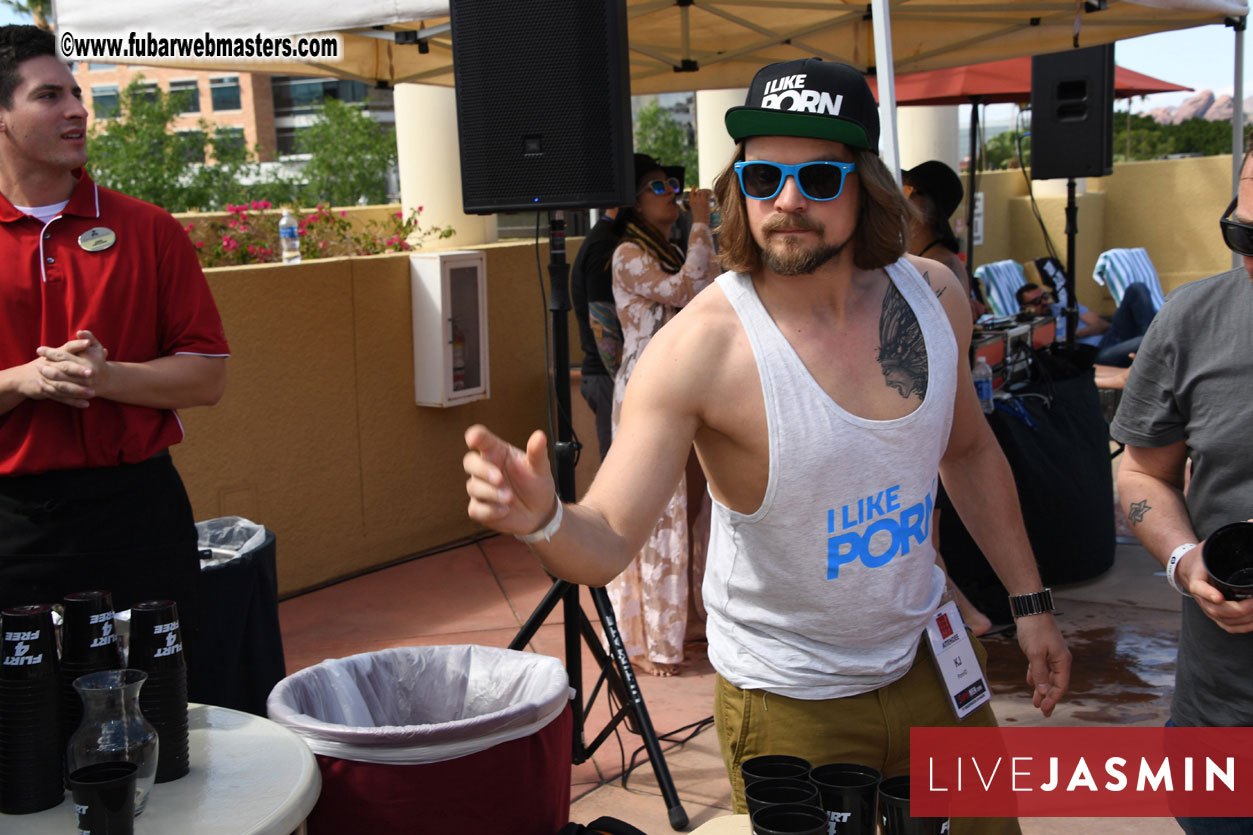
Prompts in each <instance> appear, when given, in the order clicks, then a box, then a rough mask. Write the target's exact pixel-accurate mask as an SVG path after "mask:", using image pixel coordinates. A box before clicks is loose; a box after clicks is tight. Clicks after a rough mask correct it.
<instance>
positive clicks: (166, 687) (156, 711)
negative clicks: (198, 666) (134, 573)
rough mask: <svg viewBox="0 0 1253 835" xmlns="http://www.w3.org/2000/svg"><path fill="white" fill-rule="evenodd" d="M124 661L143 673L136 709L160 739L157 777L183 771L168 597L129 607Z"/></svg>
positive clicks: (178, 654) (175, 635) (178, 649)
mask: <svg viewBox="0 0 1253 835" xmlns="http://www.w3.org/2000/svg"><path fill="white" fill-rule="evenodd" d="M126 665H127V666H128V667H130V668H132V669H135V670H143V671H144V672H145V673H147V674H148V682H147V683H146V684H145V685H144V688H143V690H141V691H140V692H139V709H140V710H141V711H142V712H143V714H144V718H145V719H147V720H148V722H149V724H151V725H152V727H154V728H156V730H157V736H158V738H159V739H160V740H161V746H160V751H159V754H158V759H157V782H158V783H167V782H169V781H170V780H177V779H178V778H179V777H182V776H183V775H184V774H186V773H187V771H188V768H189V759H188V751H187V664H186V661H185V660H184V658H183V637H182V631H181V630H180V629H179V625H178V606H177V605H175V603H174V601H172V600H148V601H145V602H143V603H136V604H135V605H134V606H132V607H131V625H130V651H129V654H128V655H127V662H126Z"/></svg>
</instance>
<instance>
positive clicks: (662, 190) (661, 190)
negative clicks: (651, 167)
mask: <svg viewBox="0 0 1253 835" xmlns="http://www.w3.org/2000/svg"><path fill="white" fill-rule="evenodd" d="M679 188H680V186H679V178H678V177H669V178H667V179H665V180H649V181H648V182H647V183H645V184H644V187H643V188H641V189H640V190H639V193H640V194H643V193H644V192H645V191H649V190H651V191H652V193H653V194H667V193H674V194H678V193H679Z"/></svg>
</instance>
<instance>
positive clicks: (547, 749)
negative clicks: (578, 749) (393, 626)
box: [267, 645, 572, 835]
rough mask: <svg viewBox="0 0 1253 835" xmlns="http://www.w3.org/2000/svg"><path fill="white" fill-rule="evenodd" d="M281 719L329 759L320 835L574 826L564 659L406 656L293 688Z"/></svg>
mask: <svg viewBox="0 0 1253 835" xmlns="http://www.w3.org/2000/svg"><path fill="white" fill-rule="evenodd" d="M267 707H268V711H269V716H270V718H271V719H272V720H274V721H275V722H277V723H279V724H280V725H284V726H286V727H288V728H290V729H291V730H292V731H294V732H295V733H296V734H298V735H299V736H300V737H301V738H302V739H304V740H305V742H306V743H307V744H308V745H309V748H310V749H311V750H312V751H313V753H314V754H315V755H316V756H317V760H318V765H319V767H320V769H321V772H322V793H321V795H320V797H319V799H318V802H317V805H316V806H314V808H313V812H312V813H310V815H309V819H308V822H307V823H308V830H309V833H310V835H331V833H334V834H335V835H341V834H342V833H344V832H407V833H417V834H418V835H420V834H421V833H428V832H429V833H446V832H454V831H457V832H492V831H500V832H510V833H516V834H517V835H532V833H533V835H552V833H554V832H556V831H557V830H558V829H560V828H561V827H562V826H564V825H565V824H566V823H568V822H569V819H570V751H571V724H572V719H571V713H570V688H569V683H568V679H567V677H566V671H565V668H564V667H563V666H562V664H561V662H560V661H559V660H558V659H556V658H551V657H548V656H544V655H536V654H534V653H529V652H515V651H513V650H507V649H497V648H494V647H483V646H474V645H462V646H435V647H397V648H394V649H387V650H380V651H378V652H370V653H363V654H361V655H354V656H350V657H348V658H336V659H329V660H327V661H323V662H322V663H321V664H317V665H315V666H313V667H309V668H307V669H304V670H301V671H300V672H297V673H294V674H293V675H290V676H288V677H287V678H285V679H283V680H282V681H281V682H279V684H278V685H277V686H276V687H275V688H274V691H273V692H272V693H271V694H270V698H269V703H268V705H267Z"/></svg>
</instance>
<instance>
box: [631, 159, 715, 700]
mask: <svg viewBox="0 0 1253 835" xmlns="http://www.w3.org/2000/svg"><path fill="white" fill-rule="evenodd" d="M681 172H682V169H669V170H667V169H664V168H663V167H662V166H661V165H660V164H659V163H658V162H657V161H656V160H654V159H652V158H651V157H648V156H645V155H643V154H636V155H635V185H636V197H635V205H633V206H630V207H627V208H624V209H623V210H622V211H621V212H620V213H619V215H618V226H619V228H620V230H621V234H622V240H621V243H619V244H618V248H617V249H616V250H615V251H614V254H613V296H614V302H615V304H616V305H617V313H618V319H619V321H620V322H621V325H622V338H623V346H622V364H621V366H620V367H619V369H618V373H617V377H616V378H615V380H614V396H613V429H614V432H615V433H616V432H617V430H618V420H619V417H620V415H621V412H622V398H623V395H624V393H625V392H626V387H627V383H628V381H629V380H630V377H631V371H632V370H633V369H634V368H635V363H636V361H637V360H638V359H639V356H640V354H641V353H643V351H644V348H645V347H646V346H647V345H648V342H649V340H650V339H652V337H653V334H655V333H657V331H658V330H660V329H661V327H662V325H664V324H665V323H666V322H668V321H670V319H671V318H672V317H673V316H674V315H675V313H677V312H678V310H679V308H680V307H682V306H684V305H686V304H687V303H689V302H690V301H691V300H692V299H693V298H694V297H695V296H696V294H697V293H698V292H700V291H701V290H702V289H703V288H704V287H705V286H706V285H708V284H709V283H711V282H712V281H713V279H714V278H716V277H717V275H718V268H717V260H716V258H715V256H714V245H713V235H712V233H711V231H710V228H709V216H710V197H711V194H710V192H709V191H708V190H705V189H695V188H694V189H693V190H692V199H691V211H692V229H691V233H690V235H689V238H688V245H687V255H686V257H685V256H684V255H683V253H682V252H681V251H680V250H679V249H678V248H677V247H675V246H674V245H673V244H671V243H670V242H669V235H670V230H671V227H673V226H674V224H675V222H676V221H677V220H678V218H679V206H678V203H677V202H676V201H677V199H678V196H679V193H680V191H681V190H682V181H681V179H680V177H681V176H682V173H681ZM691 569H692V564H691V544H690V542H689V529H688V518H687V481H686V479H685V478H683V477H680V479H679V483H678V484H677V485H676V486H675V491H674V494H673V496H671V498H670V501H669V503H668V504H667V505H666V509H665V512H664V513H663V514H662V516H661V519H660V520H659V521H658V522H657V527H656V528H654V529H653V532H652V534H651V535H650V536H649V538H648V541H647V542H646V543H645V544H644V547H643V549H642V550H641V551H640V553H639V554H637V555H636V557H635V559H634V560H632V561H631V564H630V565H628V566H627V567H626V569H625V570H624V571H623V572H622V573H621V574H619V575H618V576H617V577H616V578H615V579H614V580H613V581H612V582H610V583H609V585H608V587H607V588H608V591H609V598H610V600H611V601H612V602H613V607H614V611H615V613H616V614H617V618H618V627H619V629H620V631H621V633H622V641H623V643H624V644H625V646H626V650H627V654H628V655H629V656H630V658H631V661H632V663H634V664H635V665H636V666H638V667H639V668H641V669H643V670H645V671H647V672H649V673H652V674H653V675H660V676H670V675H675V674H676V673H677V672H678V671H679V665H680V664H681V663H682V661H683V643H684V637H685V634H686V632H687V621H688V612H689V598H690V597H691V596H692V595H694V594H696V593H697V592H698V591H699V588H698V586H699V582H700V578H699V577H695V578H694V577H693V576H692V574H693V572H692V570H691ZM693 586H697V588H694V587H693Z"/></svg>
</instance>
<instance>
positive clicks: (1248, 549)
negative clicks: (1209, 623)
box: [1201, 522, 1253, 600]
mask: <svg viewBox="0 0 1253 835" xmlns="http://www.w3.org/2000/svg"><path fill="white" fill-rule="evenodd" d="M1201 560H1202V562H1204V563H1205V570H1206V571H1208V572H1209V583H1210V585H1211V586H1213V587H1214V588H1216V589H1218V590H1219V591H1220V592H1222V593H1223V597H1225V598H1227V599H1228V600H1246V599H1248V598H1250V597H1253V522H1235V523H1233V524H1230V525H1223V526H1222V527H1221V528H1219V529H1218V530H1216V531H1214V532H1213V533H1212V534H1210V535H1209V537H1207V538H1206V540H1205V547H1204V548H1202V549H1201Z"/></svg>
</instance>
